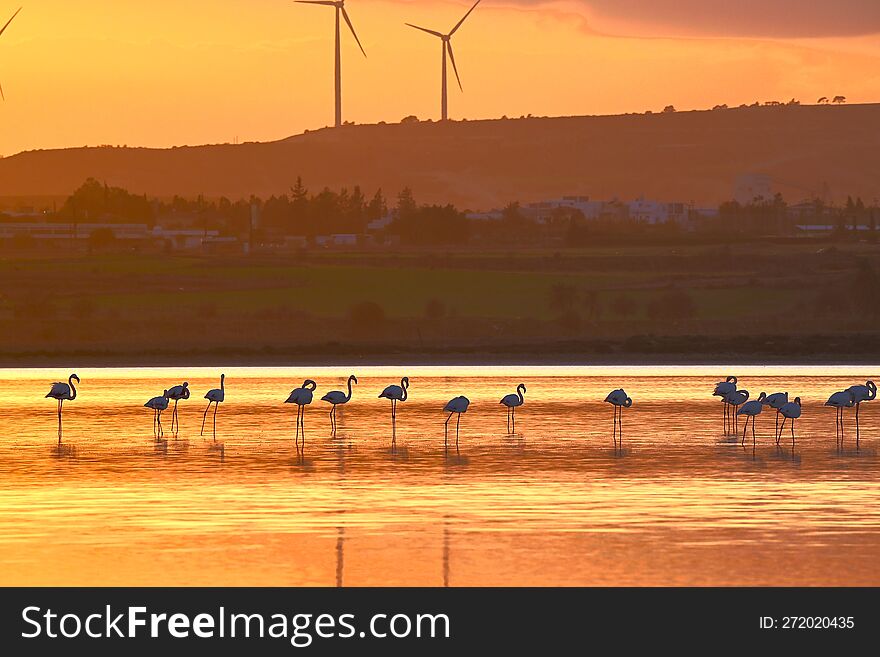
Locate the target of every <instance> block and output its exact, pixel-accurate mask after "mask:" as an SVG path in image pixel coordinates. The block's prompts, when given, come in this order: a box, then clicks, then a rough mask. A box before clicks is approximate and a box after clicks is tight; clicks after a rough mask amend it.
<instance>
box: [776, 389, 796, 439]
mask: <svg viewBox="0 0 880 657" xmlns="http://www.w3.org/2000/svg"><path fill="white" fill-rule="evenodd" d="M779 413H780V414H781V415H782V428H780V429H779V436H778V437H777V438H776V444H777V445H778V444H779V441H780V439H781V438H782V432H783V431H785V422H786V420H791V446H792V449H793V448H794V421H795V420H797V419H798V418H799V417H800V416H801V398H800V397H795V398H794V401H793V402H787V403H786V404H784V405H783V406H782V407H781V408H780V409H779Z"/></svg>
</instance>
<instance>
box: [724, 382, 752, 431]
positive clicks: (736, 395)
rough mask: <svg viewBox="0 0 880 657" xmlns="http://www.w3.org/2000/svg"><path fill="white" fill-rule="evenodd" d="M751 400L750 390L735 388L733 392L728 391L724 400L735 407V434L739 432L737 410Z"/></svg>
mask: <svg viewBox="0 0 880 657" xmlns="http://www.w3.org/2000/svg"><path fill="white" fill-rule="evenodd" d="M748 400H749V391H748V390H735V391H733V392H731V393H728V394H727V395H726V396H725V397H724V399H722V401H723V402H724V403H725V404H728V405H729V406H732V407H733V432H734V434H737V433H739V415H738V413H737V411H738V410H739V407H740V406H742V405H743V404H745V403H746V402H747V401H748Z"/></svg>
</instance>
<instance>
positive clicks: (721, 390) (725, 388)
mask: <svg viewBox="0 0 880 657" xmlns="http://www.w3.org/2000/svg"><path fill="white" fill-rule="evenodd" d="M736 383H737V378H736V377H735V376H729V377H727V378H726V379H725V380H724V381H719V382H718V383H716V384H715V391H714V392H713V393H712V396H713V397H721V402H722V408H723V411H724V413H723V417H724V419H723V424H724V429H723V431H724V433H725V434H726V433H728V432H729V430H730V426H729V425H730V404H728V403H727V401H726V399H725V398H726V397H727V395H729V394H730V393H732V392H736Z"/></svg>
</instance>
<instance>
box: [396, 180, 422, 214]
mask: <svg viewBox="0 0 880 657" xmlns="http://www.w3.org/2000/svg"><path fill="white" fill-rule="evenodd" d="M396 210H397V219H399V220H401V221H406V220H408V219H411V218H412V217H413V216H414V215H415V214H416V212H417V211H418V206H417V205H416V200H415V198H414V197H413V193H412V190H411V189H410V188H409V187H404V188H403V189H402V190H401V191H400V194H398V195H397V208H396Z"/></svg>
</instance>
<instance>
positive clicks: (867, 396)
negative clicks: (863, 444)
mask: <svg viewBox="0 0 880 657" xmlns="http://www.w3.org/2000/svg"><path fill="white" fill-rule="evenodd" d="M847 391H849V392H852V393H853V397H854V399H855V401H856V447H858V446H859V406H861V405H862V402H864V401H873V400H875V399H876V398H877V384H876V383H874V382H873V381H865V385H863V386H850V387H849V388H847Z"/></svg>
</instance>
